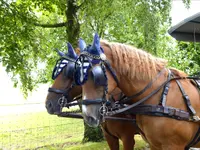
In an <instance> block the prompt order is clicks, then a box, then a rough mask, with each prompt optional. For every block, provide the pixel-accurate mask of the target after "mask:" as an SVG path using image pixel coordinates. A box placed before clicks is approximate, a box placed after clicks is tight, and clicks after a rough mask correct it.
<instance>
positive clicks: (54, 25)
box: [34, 22, 67, 28]
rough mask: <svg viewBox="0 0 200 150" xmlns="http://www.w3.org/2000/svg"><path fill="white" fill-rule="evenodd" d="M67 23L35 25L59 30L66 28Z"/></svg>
mask: <svg viewBox="0 0 200 150" xmlns="http://www.w3.org/2000/svg"><path fill="white" fill-rule="evenodd" d="M66 24H67V23H66V22H62V23H56V24H39V23H35V24H34V25H35V26H38V27H43V28H58V27H65V26H66Z"/></svg>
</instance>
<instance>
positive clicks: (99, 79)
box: [91, 66, 107, 86]
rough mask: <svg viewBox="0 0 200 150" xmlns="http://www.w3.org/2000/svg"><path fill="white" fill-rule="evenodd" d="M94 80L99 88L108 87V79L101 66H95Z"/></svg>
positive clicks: (93, 69) (93, 68)
mask: <svg viewBox="0 0 200 150" xmlns="http://www.w3.org/2000/svg"><path fill="white" fill-rule="evenodd" d="M91 74H92V78H93V80H94V83H95V85H98V86H106V85H107V79H106V76H105V73H104V72H103V70H102V68H101V66H94V67H92V71H91Z"/></svg>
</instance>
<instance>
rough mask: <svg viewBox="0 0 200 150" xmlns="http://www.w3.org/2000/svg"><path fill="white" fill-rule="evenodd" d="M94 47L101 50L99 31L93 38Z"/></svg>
mask: <svg viewBox="0 0 200 150" xmlns="http://www.w3.org/2000/svg"><path fill="white" fill-rule="evenodd" d="M92 47H93V48H94V49H96V50H98V51H99V53H101V52H100V38H99V35H98V34H97V33H95V35H94V39H93V44H92Z"/></svg>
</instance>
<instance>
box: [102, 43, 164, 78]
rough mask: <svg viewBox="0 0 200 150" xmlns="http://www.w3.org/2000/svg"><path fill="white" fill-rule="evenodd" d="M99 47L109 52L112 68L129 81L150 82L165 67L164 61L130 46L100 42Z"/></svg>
mask: <svg viewBox="0 0 200 150" xmlns="http://www.w3.org/2000/svg"><path fill="white" fill-rule="evenodd" d="M101 46H102V47H104V46H105V47H108V48H109V49H110V50H111V55H112V58H113V65H114V67H115V68H116V69H117V71H118V72H119V73H120V74H122V75H125V76H127V77H128V78H129V79H130V80H133V79H137V80H143V81H147V80H152V79H153V78H155V76H156V74H157V73H158V71H160V70H162V68H164V67H165V66H166V65H167V61H166V60H164V59H161V58H158V57H154V56H153V55H151V54H150V53H148V52H146V51H143V50H140V49H137V48H135V47H133V46H130V45H125V44H121V43H114V42H112V43H110V42H107V41H104V40H102V41H101Z"/></svg>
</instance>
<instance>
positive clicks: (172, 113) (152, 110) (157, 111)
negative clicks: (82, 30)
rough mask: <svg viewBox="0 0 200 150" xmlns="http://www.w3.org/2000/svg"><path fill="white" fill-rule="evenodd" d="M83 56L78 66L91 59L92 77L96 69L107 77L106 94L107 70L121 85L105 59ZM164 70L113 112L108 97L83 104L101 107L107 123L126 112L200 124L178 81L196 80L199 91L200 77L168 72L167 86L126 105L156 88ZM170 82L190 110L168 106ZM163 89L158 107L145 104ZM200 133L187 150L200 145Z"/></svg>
mask: <svg viewBox="0 0 200 150" xmlns="http://www.w3.org/2000/svg"><path fill="white" fill-rule="evenodd" d="M80 56H81V57H83V59H82V61H80V62H79V63H82V64H84V58H87V60H90V59H92V60H91V61H90V62H89V64H90V66H89V67H88V68H89V69H92V73H93V74H94V72H95V70H101V71H99V72H98V73H96V74H97V75H98V76H101V77H102V78H103V77H104V76H105V78H103V80H102V82H103V83H102V84H101V85H102V86H104V93H105V94H106V93H107V83H105V82H107V77H106V71H105V67H106V68H107V70H108V71H109V72H110V73H111V75H112V76H113V78H114V79H115V81H116V82H117V84H118V83H119V82H118V79H117V76H116V74H115V72H114V70H113V69H112V67H111V66H110V64H109V62H108V61H106V60H104V59H102V58H101V57H100V56H99V57H97V56H93V55H91V54H89V53H88V52H87V51H84V53H81V55H80ZM88 57H90V59H88ZM93 60H96V63H94V64H93V63H92V62H93ZM96 64H100V66H95V67H96V68H97V67H98V69H94V68H95V67H94V65H96ZM76 66H77V63H76ZM93 67H94V68H93ZM77 68H78V67H77ZM89 69H88V70H89ZM86 70H87V69H86ZM88 70H87V71H86V73H88ZM164 70H165V71H166V69H163V70H161V71H160V72H159V73H158V75H157V76H156V77H155V78H154V79H153V80H152V81H151V82H150V83H149V84H148V85H147V86H146V87H145V88H144V89H143V90H141V91H140V92H138V93H137V94H134V95H132V96H130V97H127V96H124V97H123V98H122V99H121V100H120V101H119V103H120V105H116V106H115V107H111V108H110V109H108V106H107V105H106V101H107V100H106V99H105V94H104V96H103V97H102V98H101V99H96V100H84V101H85V102H84V103H83V105H92V104H102V107H101V109H100V113H101V114H102V116H103V118H104V119H103V121H104V120H105V118H109V119H112V118H113V119H116V118H115V117H112V116H113V115H116V114H120V113H124V114H131V115H132V114H134V115H135V114H142V115H150V116H158V117H169V118H172V119H176V120H184V121H190V122H200V118H199V117H198V116H196V112H195V110H194V108H193V107H192V105H191V103H190V99H189V97H188V95H187V94H186V93H185V90H184V89H183V87H182V85H181V83H180V81H179V80H185V79H190V80H193V81H194V82H195V83H196V85H197V88H199V87H200V78H199V77H175V76H174V74H173V73H172V72H171V71H170V70H169V69H168V77H167V80H166V81H165V82H164V83H162V84H161V85H160V86H159V87H157V88H156V89H155V90H154V91H152V92H151V93H150V94H149V95H147V96H146V97H144V98H142V99H140V100H139V101H137V102H135V103H133V104H131V105H127V103H129V102H130V101H131V100H132V99H134V98H136V97H138V96H140V95H141V94H142V93H144V92H145V91H146V90H147V89H148V88H150V87H151V86H152V85H153V83H154V82H155V81H156V80H157V79H158V77H159V76H160V75H161V74H162V73H163V72H164ZM77 78H78V79H79V77H77ZM93 79H94V82H95V84H96V81H95V80H96V78H95V77H94V78H93ZM104 79H105V80H104ZM86 80H87V78H83V80H82V81H80V82H79V81H78V82H79V84H83V83H84V82H85V81H86ZM171 81H175V82H176V83H177V85H178V87H179V89H180V92H181V93H182V95H183V99H184V102H185V105H186V107H187V110H188V111H184V110H181V109H178V108H173V107H169V106H166V97H167V94H168V91H169V88H170V82H171ZM161 89H163V91H162V96H161V99H160V101H159V104H158V105H150V104H143V103H144V102H145V101H147V100H148V99H149V98H151V97H152V96H153V95H155V94H156V93H158V92H159V91H160V90H161ZM199 133H200V128H199V130H198V131H197V133H196V135H195V137H194V138H193V140H192V141H191V142H190V143H189V144H188V145H187V146H186V148H185V149H188V148H189V147H191V146H193V145H195V144H196V143H198V142H199V141H200V135H199Z"/></svg>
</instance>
